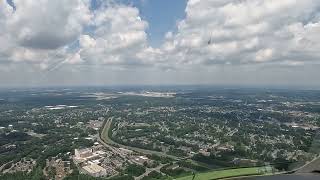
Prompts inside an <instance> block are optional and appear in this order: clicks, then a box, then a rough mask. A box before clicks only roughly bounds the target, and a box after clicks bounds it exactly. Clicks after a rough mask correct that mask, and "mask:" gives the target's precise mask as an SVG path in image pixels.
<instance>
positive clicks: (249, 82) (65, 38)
mask: <svg viewBox="0 0 320 180" xmlns="http://www.w3.org/2000/svg"><path fill="white" fill-rule="evenodd" d="M319 49H320V2H319V1H318V0H303V1H299V0H281V1H279V0H68V1H66V0H55V1H52V0H37V1H35V0H0V87H10V86H22V87H24V86H54V85H59V86H64V85H65V86H73V85H179V84H184V85H186V84H199V85H201V84H205V85H241V86H243V85H245V86H265V87H269V86H284V87H286V86H288V87H291V86H295V87H306V88H320V83H319V77H320V71H319V69H320V60H319V57H320V51H319Z"/></svg>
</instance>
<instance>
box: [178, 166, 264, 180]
mask: <svg viewBox="0 0 320 180" xmlns="http://www.w3.org/2000/svg"><path fill="white" fill-rule="evenodd" d="M260 168H261V167H253V168H239V169H228V170H218V171H210V172H205V173H199V174H196V177H195V178H194V180H210V179H219V178H227V177H235V176H245V175H258V174H262V173H260V171H259V169H260ZM192 177H193V176H192V175H191V176H185V177H180V178H177V180H192Z"/></svg>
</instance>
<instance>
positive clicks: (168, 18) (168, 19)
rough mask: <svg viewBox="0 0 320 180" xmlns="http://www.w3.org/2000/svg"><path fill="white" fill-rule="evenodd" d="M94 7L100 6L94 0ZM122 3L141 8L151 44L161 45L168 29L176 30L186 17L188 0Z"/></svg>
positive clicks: (125, 0)
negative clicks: (177, 25) (180, 21)
mask: <svg viewBox="0 0 320 180" xmlns="http://www.w3.org/2000/svg"><path fill="white" fill-rule="evenodd" d="M91 3H92V7H93V9H95V8H97V7H98V6H99V1H98V0H93V1H92V2H91ZM121 3H123V4H126V5H129V6H134V7H136V8H138V9H139V11H140V16H141V18H142V19H143V20H145V21H147V22H148V24H149V28H148V29H147V34H148V40H149V43H150V45H151V46H153V47H159V46H160V45H161V44H162V43H163V39H164V36H165V34H166V33H167V32H168V31H175V30H176V24H177V22H178V21H179V20H182V19H183V18H184V17H185V8H186V4H187V0H121Z"/></svg>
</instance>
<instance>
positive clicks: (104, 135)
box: [99, 117, 182, 160]
mask: <svg viewBox="0 0 320 180" xmlns="http://www.w3.org/2000/svg"><path fill="white" fill-rule="evenodd" d="M112 120H113V117H111V118H109V119H108V120H107V122H106V123H105V125H104V127H103V129H102V132H101V135H100V136H101V137H100V136H99V139H100V142H101V141H104V142H105V143H106V144H109V145H112V146H118V147H122V148H125V149H130V150H133V151H137V152H141V153H144V154H156V155H158V156H163V157H169V158H172V159H174V160H181V159H182V158H179V157H176V156H172V155H169V154H166V153H163V152H159V151H152V150H147V149H141V148H136V147H131V146H125V145H122V144H119V143H116V142H114V141H113V140H112V139H110V137H109V134H108V132H109V131H110V126H111V123H112Z"/></svg>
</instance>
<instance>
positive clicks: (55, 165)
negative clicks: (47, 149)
mask: <svg viewBox="0 0 320 180" xmlns="http://www.w3.org/2000/svg"><path fill="white" fill-rule="evenodd" d="M70 164H71V162H70V161H63V160H62V159H60V158H56V157H53V158H51V160H49V159H47V160H46V168H45V171H44V172H45V175H46V176H49V174H50V171H51V172H52V171H53V169H54V172H55V173H54V175H53V176H54V179H55V180H62V179H64V178H65V177H66V176H67V175H69V174H71V173H72V169H71V167H70Z"/></svg>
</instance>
